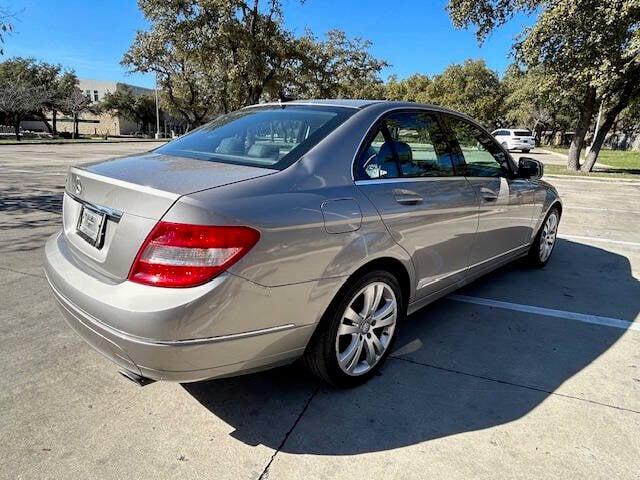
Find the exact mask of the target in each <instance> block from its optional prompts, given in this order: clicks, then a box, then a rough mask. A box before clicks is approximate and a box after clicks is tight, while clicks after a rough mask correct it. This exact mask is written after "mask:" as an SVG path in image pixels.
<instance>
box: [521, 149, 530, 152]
mask: <svg viewBox="0 0 640 480" xmlns="http://www.w3.org/2000/svg"><path fill="white" fill-rule="evenodd" d="M530 151H531V149H529V148H525V149H523V150H522V153H529V152H530Z"/></svg>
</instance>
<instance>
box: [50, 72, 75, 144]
mask: <svg viewBox="0 0 640 480" xmlns="http://www.w3.org/2000/svg"><path fill="white" fill-rule="evenodd" d="M77 87H78V77H77V76H76V74H75V73H74V72H64V73H62V74H59V75H58V76H57V77H56V79H55V82H54V83H53V85H52V100H51V101H50V103H49V104H48V105H47V106H48V107H49V108H50V110H51V127H52V128H51V133H52V134H53V135H57V134H58V127H57V121H58V112H59V111H62V110H63V109H64V107H65V105H66V104H67V99H68V98H69V97H70V96H72V95H74V92H75V90H76V88H77Z"/></svg>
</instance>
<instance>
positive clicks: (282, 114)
mask: <svg viewBox="0 0 640 480" xmlns="http://www.w3.org/2000/svg"><path fill="white" fill-rule="evenodd" d="M353 112H354V110H353V109H349V108H340V107H320V106H319V107H306V106H305V107H302V106H293V105H289V106H286V107H264V108H252V109H248V110H240V111H238V112H234V113H230V114H228V115H223V116H221V117H219V118H217V119H216V120H214V121H213V122H211V123H208V124H207V125H204V126H203V127H200V128H198V129H197V130H194V131H193V132H191V133H189V134H187V135H185V136H183V137H180V138H179V139H177V140H174V141H172V142H170V143H168V144H167V145H165V146H163V147H160V148H158V149H156V150H155V151H156V152H158V153H162V154H166V155H176V156H182V157H189V158H195V159H199V160H209V161H215V162H223V163H233V164H238V165H249V166H258V167H266V168H273V169H279V170H281V169H283V168H286V167H287V166H289V165H291V164H292V163H294V162H295V161H296V160H298V159H299V158H300V157H301V156H302V155H303V154H304V153H306V152H307V151H308V150H309V149H311V148H312V147H313V146H315V145H316V144H317V143H318V142H320V141H321V140H322V139H323V138H324V137H326V136H327V135H328V134H329V133H330V132H331V131H333V130H334V129H335V128H336V127H337V126H338V125H340V124H341V123H342V122H344V121H345V120H346V119H347V118H348V117H349V116H351V115H352V114H353Z"/></svg>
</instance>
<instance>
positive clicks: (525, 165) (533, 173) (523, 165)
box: [518, 157, 544, 178]
mask: <svg viewBox="0 0 640 480" xmlns="http://www.w3.org/2000/svg"><path fill="white" fill-rule="evenodd" d="M542 175H544V165H543V164H542V162H541V161H539V160H535V159H533V158H529V157H520V160H519V161H518V176H519V177H520V178H541V177H542Z"/></svg>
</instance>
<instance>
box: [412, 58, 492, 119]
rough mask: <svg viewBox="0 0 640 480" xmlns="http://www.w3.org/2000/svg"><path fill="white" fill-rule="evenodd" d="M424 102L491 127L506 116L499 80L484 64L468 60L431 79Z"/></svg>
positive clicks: (479, 61) (480, 61)
mask: <svg viewBox="0 0 640 480" xmlns="http://www.w3.org/2000/svg"><path fill="white" fill-rule="evenodd" d="M425 100H426V101H427V102H428V103H433V104H434V105H441V106H444V107H448V108H451V109H453V110H458V111H460V112H463V113H466V114H468V115H470V116H472V117H474V118H476V119H478V120H479V121H480V122H481V123H483V124H485V125H490V126H499V124H500V119H501V117H502V115H503V102H504V92H503V89H502V85H501V84H500V79H499V78H498V74H497V73H496V72H494V71H492V70H490V69H489V68H487V66H486V64H485V63H484V60H466V61H465V62H464V63H463V64H461V65H451V66H449V67H447V68H446V69H445V71H444V72H442V73H441V74H439V75H436V76H435V77H433V78H432V80H431V83H430V84H429V85H428V88H427V91H426V95H425Z"/></svg>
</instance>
